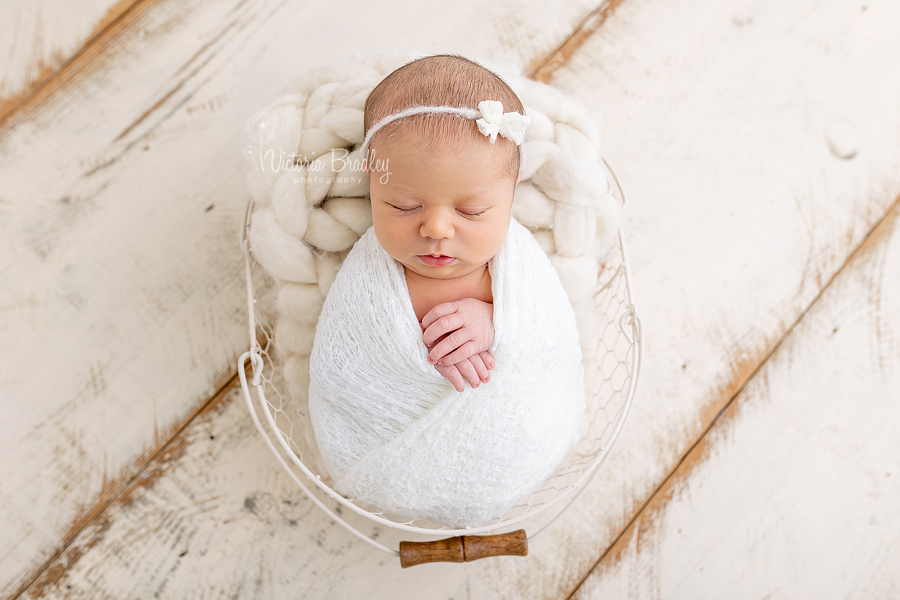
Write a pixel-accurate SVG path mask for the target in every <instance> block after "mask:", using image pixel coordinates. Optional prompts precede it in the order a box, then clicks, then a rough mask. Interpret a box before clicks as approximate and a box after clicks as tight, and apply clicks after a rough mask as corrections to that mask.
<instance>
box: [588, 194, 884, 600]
mask: <svg viewBox="0 0 900 600" xmlns="http://www.w3.org/2000/svg"><path fill="white" fill-rule="evenodd" d="M898 218H900V203H897V204H895V205H894V206H893V208H892V209H891V211H890V212H889V213H888V215H887V217H886V218H885V219H884V221H883V222H882V223H881V224H880V225H879V226H878V228H877V229H876V231H875V232H874V233H873V234H872V235H871V236H870V237H869V239H868V240H866V243H865V244H864V245H863V246H862V248H861V249H860V251H859V252H857V253H856V254H855V255H854V256H853V258H852V260H851V261H850V262H849V264H847V265H846V267H845V268H843V269H842V270H841V272H840V273H839V274H838V276H837V277H836V278H835V280H834V282H833V283H832V284H831V285H830V286H828V288H827V289H826V290H825V292H824V293H823V294H822V297H821V298H820V299H819V300H818V301H817V302H816V303H815V304H814V305H813V307H812V308H811V309H810V310H809V312H808V313H807V314H806V315H804V317H803V319H802V320H801V321H800V323H799V324H798V325H797V326H796V327H795V328H794V330H793V331H792V332H791V334H790V335H789V336H788V337H787V338H786V339H785V340H784V342H783V343H782V344H781V345H780V346H779V347H778V349H777V350H776V352H775V353H774V354H773V356H772V358H771V359H770V360H769V361H767V362H766V364H765V365H764V366H763V368H762V369H761V370H760V372H759V373H758V374H757V375H756V376H755V377H754V378H753V379H752V380H751V381H750V382H749V383H748V384H747V386H746V387H745V388H744V389H743V390H742V391H741V393H740V394H739V395H738V397H737V398H736V399H735V400H734V401H733V402H732V403H731V404H730V405H729V406H728V408H727V409H726V410H725V411H724V413H723V415H722V417H721V418H720V419H719V420H718V421H717V422H716V424H715V426H714V427H713V428H712V430H711V431H710V432H709V434H708V435H707V436H706V437H705V438H704V439H703V440H702V441H701V442H700V443H699V444H698V445H697V447H695V448H694V449H693V450H692V451H691V453H690V454H689V455H688V456H687V458H686V460H685V462H684V463H683V464H682V465H681V466H680V467H679V468H678V470H677V471H676V472H675V473H674V474H673V476H672V477H671V478H670V479H669V480H668V481H666V482H665V485H664V486H662V488H661V489H660V490H659V492H658V493H657V494H656V495H655V496H654V497H653V499H652V500H651V501H650V503H649V504H648V506H647V508H646V509H645V510H644V511H642V512H641V513H640V515H638V517H637V519H636V520H635V522H634V523H632V524H631V525H630V526H629V528H628V530H627V531H626V532H625V533H624V535H623V536H622V537H621V538H620V539H619V540H618V541H617V542H616V544H615V545H614V546H613V547H612V549H611V551H610V552H609V553H608V554H607V555H606V556H604V557H603V559H602V561H600V563H599V565H598V567H597V568H596V569H594V570H593V571H592V572H591V574H590V576H589V577H588V578H587V579H586V580H585V582H584V584H583V585H582V586H581V587H580V588H579V589H578V591H577V593H576V594H575V595H574V596H573V598H574V599H575V600H588V599H593V598H626V597H627V598H697V599H703V598H733V599H735V600H739V599H743V598H747V599H750V598H847V599H849V598H860V599H862V598H893V597H896V595H897V593H898V591H900V571H898V570H897V565H898V564H900V544H898V542H900V512H898V508H900V437H898V436H897V431H896V426H897V423H900V402H898V400H900V395H898V392H897V390H898V389H900V230H898V227H897V224H898Z"/></svg>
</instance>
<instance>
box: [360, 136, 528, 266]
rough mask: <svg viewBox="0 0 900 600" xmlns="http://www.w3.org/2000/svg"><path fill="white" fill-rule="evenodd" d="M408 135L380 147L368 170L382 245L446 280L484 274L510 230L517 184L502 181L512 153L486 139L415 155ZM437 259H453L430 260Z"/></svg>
mask: <svg viewBox="0 0 900 600" xmlns="http://www.w3.org/2000/svg"><path fill="white" fill-rule="evenodd" d="M409 135H414V134H412V133H407V132H401V133H400V135H398V136H396V137H395V138H394V139H392V140H390V141H388V140H385V141H383V142H382V143H380V144H379V145H378V147H377V149H376V152H375V154H374V160H373V164H372V165H371V167H372V169H373V170H370V171H369V192H370V197H371V199H372V221H373V225H374V226H375V235H376V236H377V237H378V242H379V243H380V244H381V246H382V247H383V248H384V249H385V251H387V253H388V254H390V255H391V256H392V257H394V258H395V259H396V260H398V261H399V262H401V263H402V264H403V265H404V266H405V267H406V269H407V270H408V271H412V272H413V273H416V274H418V275H420V276H422V277H426V278H429V279H435V280H448V283H449V280H453V279H459V278H465V277H466V276H467V275H470V274H474V273H477V274H479V275H480V274H481V273H483V267H484V265H485V264H486V263H487V261H489V260H490V259H491V258H492V257H493V256H494V255H495V254H496V253H497V251H498V250H499V249H500V247H501V246H502V245H503V241H504V240H505V239H506V234H507V232H508V231H509V222H510V217H511V215H512V200H513V193H514V191H515V187H516V184H517V183H518V179H515V180H514V179H512V178H511V177H509V176H505V177H500V176H498V173H500V172H501V171H503V168H502V165H503V164H505V161H506V159H507V153H506V152H505V151H504V148H502V147H501V146H500V144H491V143H490V142H489V141H488V140H487V138H485V140H484V143H480V142H481V140H476V141H475V142H474V143H457V144H454V145H452V146H448V147H442V148H438V149H435V150H431V151H424V150H417V149H414V148H415V145H412V144H410V143H409V142H410V140H409V138H408V137H407V136H409ZM379 169H380V170H379ZM438 254H440V255H444V256H448V257H452V258H453V260H452V261H443V262H448V263H449V264H434V261H428V258H427V257H428V255H438ZM423 256H424V257H425V258H423ZM429 262H431V263H432V264H429ZM460 281H464V279H460Z"/></svg>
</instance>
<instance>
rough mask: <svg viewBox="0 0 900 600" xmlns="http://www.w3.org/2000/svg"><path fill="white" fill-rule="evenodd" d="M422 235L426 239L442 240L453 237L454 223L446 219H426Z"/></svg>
mask: <svg viewBox="0 0 900 600" xmlns="http://www.w3.org/2000/svg"><path fill="white" fill-rule="evenodd" d="M421 233H422V235H423V236H425V237H430V238H432V239H436V240H441V239H445V238H450V237H453V223H452V222H451V221H450V219H447V218H445V217H432V218H427V219H425V222H424V223H423V224H422V229H421Z"/></svg>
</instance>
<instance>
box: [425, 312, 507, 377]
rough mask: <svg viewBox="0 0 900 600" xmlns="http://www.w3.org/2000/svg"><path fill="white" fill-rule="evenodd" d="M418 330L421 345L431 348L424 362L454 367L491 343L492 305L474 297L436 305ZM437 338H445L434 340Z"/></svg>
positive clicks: (492, 326) (492, 331) (492, 336)
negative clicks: (421, 332) (419, 331)
mask: <svg viewBox="0 0 900 600" xmlns="http://www.w3.org/2000/svg"><path fill="white" fill-rule="evenodd" d="M422 331H423V332H424V334H423V338H422V339H423V340H424V342H425V345H426V346H428V347H429V348H431V352H429V353H428V362H430V363H432V364H434V365H438V366H445V365H453V364H456V363H458V362H460V361H461V360H463V359H466V358H469V357H470V356H474V355H476V354H478V353H479V352H483V351H484V350H487V349H488V348H490V347H491V344H493V343H494V305H493V304H488V303H487V302H482V301H481V300H476V299H475V298H463V299H462V300H456V301H455V302H444V303H443V304H438V305H437V306H435V307H434V308H432V309H431V310H430V311H428V314H426V315H425V316H424V317H423V318H422ZM441 336H446V337H445V338H444V339H443V340H441V341H438V340H439V338H441ZM432 345H433V346H434V347H433V348H432Z"/></svg>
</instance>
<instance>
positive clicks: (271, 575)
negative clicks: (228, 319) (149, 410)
mask: <svg viewBox="0 0 900 600" xmlns="http://www.w3.org/2000/svg"><path fill="white" fill-rule="evenodd" d="M897 11H898V8H897V7H896V6H895V5H893V4H891V3H889V2H874V3H873V2H867V10H865V11H863V10H861V8H860V7H859V6H851V5H848V4H847V3H843V2H838V1H837V0H833V1H830V2H829V1H826V2H822V1H813V0H804V1H800V2H795V3H791V4H790V5H783V4H782V3H777V2H774V1H768V2H755V3H729V4H722V3H719V2H715V1H714V0H703V1H700V2H696V1H695V2H688V1H687V0H684V1H674V0H673V1H671V2H669V3H666V4H665V5H661V4H659V3H655V2H650V1H648V0H629V2H625V3H623V4H621V5H620V6H619V7H618V8H616V10H615V11H614V12H613V13H612V14H610V15H608V16H607V17H606V18H605V21H604V22H603V24H602V25H601V26H599V27H597V28H594V29H593V31H594V33H593V35H591V36H590V37H589V38H587V39H585V40H582V41H580V42H579V45H578V48H577V49H576V51H575V52H573V53H572V55H571V57H570V59H569V61H568V62H567V63H565V64H563V65H559V66H556V67H554V69H553V73H552V74H553V79H552V82H553V85H556V86H558V87H560V88H561V89H563V90H564V91H566V92H568V93H570V94H572V95H574V96H576V97H578V98H580V99H582V100H583V101H584V102H586V103H588V104H589V105H591V106H593V107H595V108H597V109H599V110H600V111H601V112H602V114H603V115H604V118H605V126H604V129H603V131H604V136H605V140H606V148H607V150H606V155H607V157H608V158H609V160H610V161H611V162H612V164H613V165H614V166H615V167H616V169H617V172H618V173H619V176H620V178H621V179H622V180H623V183H624V184H625V185H626V187H627V189H628V191H629V195H630V196H631V205H630V207H629V209H628V211H627V222H626V237H627V240H628V249H629V259H630V261H631V264H632V276H633V287H634V293H635V298H636V302H637V303H638V309H639V311H640V313H641V316H642V319H643V324H644V331H645V344H646V349H645V352H646V354H645V357H646V358H645V360H646V363H645V365H644V374H643V379H642V381H641V385H640V390H639V395H638V398H637V399H636V403H635V406H634V409H633V413H632V415H631V417H630V420H629V422H628V424H627V425H626V427H625V429H624V431H623V437H622V439H621V440H620V441H619V444H618V445H617V447H616V450H615V452H614V453H613V455H612V457H611V459H610V462H609V463H608V464H607V466H606V467H605V469H604V471H603V472H601V473H600V475H599V476H598V477H597V478H596V479H595V481H594V482H593V484H592V486H591V487H590V488H589V489H588V491H587V493H586V494H585V495H584V496H583V497H582V499H581V501H580V502H579V503H578V504H577V505H575V506H574V507H573V508H572V509H571V510H570V511H569V513H567V514H566V515H565V516H564V517H563V518H562V519H560V521H558V522H557V523H556V524H554V526H553V527H552V528H551V529H549V530H548V531H547V532H546V533H545V534H543V535H542V536H541V537H540V538H539V539H538V540H537V541H535V542H534V543H533V544H529V555H528V556H527V557H521V558H518V557H515V558H514V557H498V558H496V559H493V558H491V559H485V560H482V561H477V562H475V563H471V564H464V565H423V566H421V567H416V568H415V569H408V570H404V571H402V572H401V570H400V568H399V565H397V564H396V562H395V560H394V559H390V558H388V557H386V556H383V555H382V554H381V553H379V552H378V551H377V550H375V549H373V548H371V547H370V546H368V545H366V544H364V543H363V542H357V541H356V539H355V538H353V537H352V536H351V535H350V534H349V533H347V532H345V531H344V530H343V529H341V528H339V527H336V526H329V527H324V525H323V521H325V522H327V519H325V518H324V517H323V515H321V514H319V512H317V511H315V510H311V511H310V512H309V513H308V514H307V515H306V516H305V517H304V518H301V519H293V517H290V518H288V517H285V518H283V519H282V521H281V522H280V524H279V525H277V526H275V525H273V526H272V530H271V531H267V533H266V534H265V535H262V534H259V533H258V532H257V531H258V530H256V529H254V528H253V527H250V525H249V524H250V523H253V522H252V521H251V520H250V519H249V517H248V518H247V519H245V520H244V521H241V520H240V519H238V518H237V517H234V516H233V515H234V514H235V513H234V511H236V510H238V509H237V508H235V504H237V505H240V502H241V497H242V494H244V493H247V492H248V491H249V487H248V486H251V487H252V486H259V487H255V488H254V489H256V491H255V492H253V493H254V494H258V495H257V496H254V498H257V497H258V498H266V500H265V501H264V502H262V504H263V505H265V506H272V505H275V506H277V505H278V501H279V500H280V501H281V502H282V504H283V502H284V500H285V499H288V498H289V497H290V498H299V494H298V493H296V492H292V490H293V488H292V487H291V486H290V484H289V481H288V480H287V478H286V476H283V475H280V474H278V472H277V469H274V468H273V465H272V461H271V459H268V458H266V456H265V453H264V451H263V449H262V448H263V446H262V442H261V441H260V440H256V441H254V435H255V434H254V433H253V431H252V430H251V429H250V424H249V421H248V420H247V419H246V418H244V419H245V420H244V421H243V424H241V422H240V418H241V417H240V416H239V415H240V413H241V412H242V411H243V410H244V409H243V407H242V406H239V405H238V403H233V404H229V405H228V406H227V408H225V409H224V412H223V413H222V415H221V416H217V417H215V418H214V419H213V420H212V422H213V424H214V425H215V424H218V423H219V422H220V420H221V422H222V424H223V426H224V425H225V424H227V423H232V422H233V423H235V424H236V425H235V426H240V427H242V428H244V429H242V431H245V432H246V436H245V437H239V438H238V437H234V438H228V439H226V440H222V439H219V437H218V436H217V437H216V440H215V442H216V443H215V444H211V445H215V446H220V447H219V449H217V450H213V449H208V446H207V445H206V441H204V442H203V445H202V446H200V445H199V444H200V442H199V441H198V442H196V444H197V452H198V453H200V452H214V453H215V454H214V455H213V456H211V457H207V458H202V459H201V458H198V457H197V456H195V455H193V454H191V453H190V450H191V449H192V448H194V446H195V444H188V445H187V446H186V448H187V449H188V452H187V453H186V454H185V456H184V457H182V458H181V459H179V461H177V462H176V463H173V465H172V466H170V467H169V470H168V471H167V472H166V473H165V474H164V475H163V476H162V477H161V478H160V479H159V482H158V483H157V485H156V486H154V488H152V489H151V490H148V491H147V492H146V493H147V494H148V495H150V497H149V499H148V500H146V502H143V503H142V504H139V505H138V504H137V503H132V504H131V505H129V506H123V507H121V509H117V510H113V511H111V512H109V513H107V514H108V519H109V523H110V524H111V525H110V526H109V528H108V530H107V532H106V533H105V535H104V537H103V539H102V540H100V541H99V542H98V543H96V544H95V545H94V546H93V547H91V548H89V551H87V552H85V553H83V555H82V556H81V558H80V560H79V562H78V563H77V564H76V565H74V566H73V567H72V568H70V569H68V570H66V572H65V574H64V575H63V576H62V577H60V578H59V579H57V580H56V581H55V582H54V583H52V585H47V586H45V587H44V588H42V589H41V593H43V594H44V595H45V596H47V597H60V598H69V597H71V598H81V597H104V596H103V594H109V596H108V597H115V595H114V594H115V593H117V594H122V593H126V592H128V591H133V592H135V594H136V597H150V596H153V595H154V594H155V593H156V591H158V590H160V586H164V587H162V588H161V591H159V597H171V598H205V597H216V596H222V595H228V594H229V593H230V594H232V595H234V594H240V595H244V596H251V597H267V598H292V597H296V595H297V594H298V593H302V594H305V595H306V596H307V597H310V598H326V597H338V598H344V597H347V598H352V597H360V596H365V597H367V598H378V597H392V596H396V595H397V594H398V593H401V595H403V596H408V595H409V596H411V595H417V596H421V597H424V598H451V597H454V598H458V597H478V598H485V597H487V598H498V597H516V598H559V597H564V596H566V595H567V594H568V593H569V592H571V590H573V589H574V588H575V587H576V586H577V585H578V583H579V582H580V581H581V580H582V578H583V577H584V575H585V574H586V573H587V572H588V571H589V570H590V569H591V567H592V566H593V564H594V562H595V561H596V559H597V557H599V556H601V555H602V554H603V552H604V551H605V550H606V549H607V548H608V547H609V546H610V544H611V543H612V541H613V540H615V539H616V537H617V536H618V533H619V532H620V531H621V529H622V528H624V526H625V525H626V524H627V523H628V522H629V521H630V520H631V519H632V518H633V517H634V515H635V514H636V513H637V511H638V510H639V508H640V507H641V505H642V504H643V503H644V502H645V501H646V500H647V498H649V497H650V495H651V493H652V492H653V490H654V489H656V487H657V486H659V485H661V484H662V482H664V481H665V479H666V478H667V476H668V474H669V473H671V472H672V471H673V470H674V469H675V468H676V466H677V465H678V464H679V462H680V461H681V459H682V458H683V457H684V456H685V455H686V454H687V451H688V449H689V448H691V447H692V446H693V445H694V443H695V442H696V441H697V439H698V438H699V437H700V436H701V435H702V433H703V431H705V429H706V428H707V427H708V426H709V424H710V423H712V422H713V420H714V418H715V416H716V415H717V414H718V413H719V412H720V411H721V409H722V408H723V407H724V406H725V405H726V404H727V403H728V402H729V400H730V399H732V398H733V397H734V396H735V395H736V394H737V393H738V392H739V391H740V390H741V389H742V388H743V387H744V386H745V385H748V381H752V377H753V376H754V374H755V373H758V371H759V369H760V368H761V366H762V365H763V364H764V363H765V362H766V361H767V360H768V359H769V357H770V355H771V354H772V352H773V351H774V349H775V347H776V346H777V344H778V343H779V341H780V340H782V339H783V338H784V336H785V335H786V334H787V332H789V331H790V329H791V327H793V326H794V325H795V323H797V322H798V320H800V319H801V317H802V316H803V314H804V313H805V312H806V311H807V310H809V307H810V306H811V305H813V304H814V303H815V302H816V299H817V298H818V297H819V294H820V293H821V292H822V290H823V289H824V288H826V287H827V286H828V283H829V281H830V280H831V278H832V277H833V276H834V274H835V273H836V272H838V270H839V269H840V268H841V266H842V265H843V264H844V263H845V261H846V260H847V257H848V256H850V255H851V254H852V253H853V252H854V250H855V249H856V248H857V247H858V246H859V245H860V244H861V243H862V242H863V240H864V239H865V238H866V236H867V235H868V234H869V233H870V231H871V230H872V228H873V227H874V226H875V224H876V223H877V222H878V221H879V220H880V219H881V218H882V217H883V215H884V214H885V212H886V211H887V209H888V207H890V206H891V205H892V203H893V202H894V201H895V199H896V197H897V195H898V192H900V173H898V172H897V169H896V165H897V164H900V162H898V159H900V136H897V131H898V129H900V114H898V113H897V111H896V109H895V107H896V106H897V102H898V100H900V79H898V78H891V77H885V76H883V74H884V73H885V72H887V71H889V70H890V68H892V67H891V64H890V63H889V62H887V61H888V57H892V56H896V55H898V51H900V47H898V46H900V41H898V39H897V38H896V36H894V35H893V33H892V31H891V28H890V26H889V24H890V23H892V22H896V17H897ZM673 24H676V25H677V26H675V25H673ZM838 118H843V119H845V120H846V121H848V122H849V123H852V127H853V128H855V130H856V132H857V133H858V136H859V146H858V151H857V153H856V155H855V157H854V158H852V159H849V160H848V159H841V158H838V157H837V156H836V155H835V153H834V152H833V151H832V149H830V147H829V143H828V140H827V139H826V135H825V131H826V129H828V128H829V127H830V125H831V124H832V123H834V121H835V120H836V119H838ZM840 148H841V146H840V145H838V150H840ZM855 301H856V302H859V301H860V300H859V299H856V300H855ZM231 411H235V412H234V413H233V414H234V416H233V417H227V416H226V415H230V414H232V413H231ZM229 419H234V421H230V420H229ZM229 426H230V425H229ZM198 427H199V425H198ZM190 431H191V432H193V428H190ZM189 435H194V434H193V433H190V434H189ZM201 437H202V436H199V434H198V437H197V438H196V439H197V440H200V439H201ZM191 439H193V438H191ZM208 441H209V442H210V443H211V442H213V440H208ZM239 450H242V451H243V452H244V453H246V454H247V455H248V456H251V457H256V459H258V460H259V461H260V462H259V463H258V464H256V467H255V468H256V469H257V470H258V471H260V473H259V474H258V475H255V474H252V473H251V474H250V475H248V473H249V467H244V466H240V465H235V464H233V462H229V461H232V460H233V461H237V460H238V458H237V457H238V451H239ZM232 467H233V468H235V469H244V470H238V471H235V472H231V471H229V470H228V469H230V468H232ZM264 472H265V473H271V475H264V474H263V473H264ZM182 473H187V474H192V475H186V474H182ZM204 473H209V474H208V475H204ZM257 477H259V478H257ZM263 477H271V478H272V479H271V480H268V482H267V483H265V484H264V483H263V482H264V481H266V480H264V479H260V478H263ZM210 478H211V479H214V482H213V483H210V482H209V481H208V479H210ZM248 479H249V481H245V480H248ZM162 485H164V486H166V488H165V489H169V488H168V486H172V487H174V488H178V489H179V493H180V494H183V496H177V495H176V496H174V497H173V498H174V499H167V500H159V501H157V500H156V499H155V498H156V494H162V493H163V492H164V491H165V490H164V488H163V487H161V486H162ZM156 490H159V492H157V491H156ZM292 493H294V494H297V495H295V496H291V495H290V494H292ZM264 494H269V495H271V497H272V498H271V499H270V498H268V497H267V496H264ZM212 496H222V497H227V498H229V501H228V502H230V504H229V507H230V508H228V509H227V511H232V512H227V511H226V514H227V515H231V516H225V517H222V518H221V519H219V520H217V521H214V522H212V521H207V520H203V518H200V517H194V516H192V513H191V512H190V510H191V509H189V508H186V507H189V506H191V505H190V500H189V498H200V499H202V498H206V497H212ZM248 497H249V496H248ZM245 499H246V497H245ZM301 501H302V500H301ZM250 504H251V505H252V506H254V507H255V506H256V500H255V499H253V501H252V502H251V503H250ZM304 506H311V505H310V503H309V502H306V504H304ZM138 510H141V511H147V512H140V513H137V512H135V511H138ZM248 510H249V509H248ZM179 511H181V513H183V514H179ZM270 512H271V513H272V514H281V513H280V512H277V513H276V512H273V511H272V510H269V511H268V512H266V514H269V513H270ZM291 514H293V513H291ZM272 518H275V517H272ZM279 518H281V517H279ZM291 520H296V521H297V526H296V527H297V528H298V531H297V532H296V533H295V532H292V531H291V529H290V528H291V527H293V525H291V524H290V523H289V521H291ZM119 523H121V528H120V527H119ZM146 523H165V524H166V525H165V526H166V527H168V528H169V529H168V530H167V532H166V533H159V532H157V530H156V529H152V528H151V529H149V530H148V529H147V527H146V526H145V524H146ZM285 523H287V525H285ZM152 527H155V526H152ZM188 529H189V530H191V531H194V533H191V534H188V533H186V532H184V533H180V534H179V532H182V530H188ZM529 529H530V528H529V527H526V531H528V530H529ZM179 535H180V537H179ZM188 535H190V536H193V537H192V538H191V539H196V540H220V541H221V540H228V543H227V544H226V545H225V548H226V550H225V551H224V552H223V553H219V554H216V555H215V560H213V559H208V560H206V559H205V558H204V556H201V555H199V552H198V553H196V554H194V553H192V552H190V551H188V552H187V553H186V554H184V555H183V556H180V554H181V552H183V551H184V549H183V548H180V549H179V548H177V547H178V544H176V543H175V542H174V540H178V539H181V540H183V539H186V537H187V536H188ZM384 535H387V532H386V533H385V534H384ZM89 536H90V533H89V532H85V534H84V535H83V536H79V537H78V538H77V539H76V540H75V541H74V542H73V546H75V547H79V545H82V546H80V547H83V545H84V544H86V543H87V542H88V541H89V540H90V539H91V538H90V537H89ZM298 540H299V541H298ZM217 543H218V542H217ZM221 543H225V542H221ZM295 543H296V546H292V544H295ZM319 543H321V544H322V546H319V545H318V544H319ZM231 544H233V545H231ZM313 544H315V546H316V547H315V548H314V547H313ZM126 545H127V548H128V552H129V555H130V556H133V557H134V558H131V559H129V562H128V563H127V564H120V563H119V562H118V559H117V557H118V555H119V554H120V553H121V551H122V548H124V547H126ZM213 545H215V544H213V542H209V541H206V542H203V543H202V544H201V547H205V548H206V547H212V546H213ZM235 545H236V546H239V547H240V548H239V549H237V550H235V549H234V548H235ZM176 549H177V552H176ZM209 552H210V551H209V550H207V554H209ZM223 554H227V556H223ZM142 557H152V558H142ZM248 557H251V558H248ZM176 558H177V559H178V561H177V566H176ZM56 564H57V563H55V564H54V565H53V567H52V568H56ZM420 569H421V570H420ZM447 569H450V570H447ZM401 573H402V575H401ZM201 575H202V579H198V577H200V576H201ZM164 582H165V583H164ZM66 586H71V587H66ZM401 589H402V590H403V591H402V592H400V591H399V590H401ZM28 593H29V594H32V595H37V591H36V588H35V589H34V590H29V592H28ZM91 594H94V596H91Z"/></svg>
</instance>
